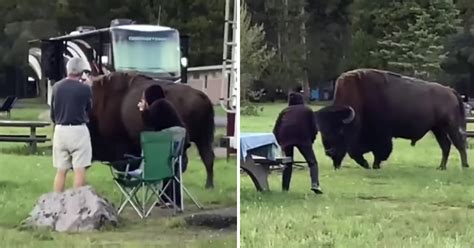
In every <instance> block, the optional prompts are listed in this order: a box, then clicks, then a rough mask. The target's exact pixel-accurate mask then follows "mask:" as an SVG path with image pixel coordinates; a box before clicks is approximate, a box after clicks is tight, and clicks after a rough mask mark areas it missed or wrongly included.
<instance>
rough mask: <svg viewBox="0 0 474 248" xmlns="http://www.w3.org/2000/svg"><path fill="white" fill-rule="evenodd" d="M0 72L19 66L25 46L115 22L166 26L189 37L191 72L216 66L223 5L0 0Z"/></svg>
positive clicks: (218, 1) (209, 0)
mask: <svg viewBox="0 0 474 248" xmlns="http://www.w3.org/2000/svg"><path fill="white" fill-rule="evenodd" d="M0 15H1V16H2V19H0V67H2V65H4V64H6V65H15V66H19V67H21V66H23V65H24V64H25V63H26V58H27V56H26V54H27V52H28V49H27V48H28V43H27V41H28V40H31V39H36V38H46V37H51V36H56V35H60V34H64V33H69V32H71V31H73V30H75V29H76V27H77V26H84V25H91V26H95V27H97V28H103V27H107V26H109V25H110V21H111V20H112V19H115V18H130V19H133V20H136V21H137V22H138V23H149V24H158V18H159V19H160V24H161V25H167V26H171V27H175V28H177V29H178V30H179V31H180V32H181V33H182V34H187V35H189V36H190V37H191V42H190V66H197V65H211V64H220V63H221V59H222V55H221V54H222V49H216V48H219V47H222V37H223V30H224V28H223V23H224V0H195V1H192V2H191V3H189V1H186V0H177V1H160V0H152V1H148V0H114V1H73V0H54V1H49V0H19V1H13V0H0Z"/></svg>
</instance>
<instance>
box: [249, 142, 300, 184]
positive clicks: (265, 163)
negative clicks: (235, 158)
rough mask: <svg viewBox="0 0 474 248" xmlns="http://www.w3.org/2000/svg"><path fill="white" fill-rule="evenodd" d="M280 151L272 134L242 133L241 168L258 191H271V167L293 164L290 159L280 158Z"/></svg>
mask: <svg viewBox="0 0 474 248" xmlns="http://www.w3.org/2000/svg"><path fill="white" fill-rule="evenodd" d="M279 150H280V149H279V146H278V142H277V141H276V139H275V136H274V135H273V134H272V133H240V167H241V168H242V170H244V171H245V172H246V173H247V174H248V175H249V176H250V178H251V179H252V181H253V183H254V185H255V187H256V188H257V190H258V191H267V190H269V186H268V174H269V172H270V166H272V165H281V164H283V165H285V164H288V163H292V162H293V161H292V159H291V158H289V157H280V156H279Z"/></svg>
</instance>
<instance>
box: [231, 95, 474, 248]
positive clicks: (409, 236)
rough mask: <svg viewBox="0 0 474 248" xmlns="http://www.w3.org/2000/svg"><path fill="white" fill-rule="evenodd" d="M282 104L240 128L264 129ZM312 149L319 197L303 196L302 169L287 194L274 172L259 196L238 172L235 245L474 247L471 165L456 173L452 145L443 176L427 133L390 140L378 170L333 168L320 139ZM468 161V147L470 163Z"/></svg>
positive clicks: (244, 120)
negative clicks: (391, 144) (391, 143)
mask: <svg viewBox="0 0 474 248" xmlns="http://www.w3.org/2000/svg"><path fill="white" fill-rule="evenodd" d="M284 107H285V105H283V104H277V105H264V112H263V113H262V115H261V116H257V117H248V116H242V117H241V121H240V123H241V131H242V132H270V131H271V130H272V128H273V124H274V121H275V119H276V116H277V114H278V113H279V111H280V110H281V109H283V108H284ZM313 108H314V109H316V107H313ZM314 149H315V151H316V156H317V158H318V162H319V167H320V173H321V176H320V180H321V184H322V187H323V190H324V195H321V196H316V195H314V194H313V193H312V192H310V191H309V187H310V183H309V182H310V180H309V172H308V170H307V169H306V168H305V169H304V170H296V171H295V172H294V175H293V178H292V183H291V187H290V191H289V192H288V193H283V192H281V174H280V173H278V172H273V173H272V174H271V175H270V177H269V183H270V188H271V192H265V193H258V192H256V191H255V188H254V186H253V183H252V182H251V180H250V178H249V177H248V176H247V175H246V174H242V175H241V191H240V192H241V193H240V197H241V198H240V200H241V215H240V220H241V239H240V240H241V247H259V248H260V247H262V248H263V247H390V248H392V247H474V226H473V224H472V223H474V171H473V170H474V168H470V169H467V170H462V169H461V168H460V167H461V166H460V160H459V154H458V152H457V150H456V149H455V148H454V147H453V148H452V149H451V154H450V159H449V162H448V170H447V171H439V170H436V167H438V165H439V162H440V159H441V150H440V148H439V147H438V145H437V143H436V141H435V139H434V137H433V136H432V135H431V134H428V135H426V136H425V137H424V138H423V139H422V140H421V141H420V142H418V143H417V145H416V147H411V146H410V144H409V141H407V140H400V139H399V140H395V144H394V151H393V153H392V155H391V156H390V158H389V160H388V161H386V162H385V163H383V164H382V169H381V170H364V169H362V168H360V167H359V166H358V165H356V164H355V162H353V161H352V160H351V159H350V158H348V157H346V158H345V160H344V163H343V168H342V169H341V170H339V171H335V170H334V169H333V168H332V162H331V161H330V159H329V158H328V157H326V156H325V155H324V154H323V149H322V144H321V138H320V135H318V138H317V142H316V143H315V145H314ZM366 158H367V159H369V161H372V157H371V156H366ZM473 158H474V152H473V150H468V159H469V162H470V164H471V166H474V162H473V161H474V159H473ZM296 159H297V160H303V158H302V157H301V155H299V154H298V157H297V158H296Z"/></svg>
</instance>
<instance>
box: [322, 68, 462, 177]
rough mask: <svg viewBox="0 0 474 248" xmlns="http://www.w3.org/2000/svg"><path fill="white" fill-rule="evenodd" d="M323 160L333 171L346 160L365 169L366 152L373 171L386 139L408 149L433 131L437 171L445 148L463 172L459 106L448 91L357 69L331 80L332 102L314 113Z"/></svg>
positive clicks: (388, 145) (386, 149) (388, 146)
mask: <svg viewBox="0 0 474 248" xmlns="http://www.w3.org/2000/svg"><path fill="white" fill-rule="evenodd" d="M315 115H316V122H317V125H318V128H319V131H320V132H321V136H322V142H323V146H324V149H325V152H326V155H327V156H329V157H331V158H332V160H333V165H334V167H335V169H338V168H340V166H341V162H342V160H343V158H344V156H345V155H346V153H348V154H349V156H350V157H351V158H352V159H354V160H355V161H356V162H357V163H358V164H359V165H360V166H362V167H364V168H367V169H368V168H369V165H368V163H367V161H366V160H365V159H364V154H365V153H367V152H372V153H373V155H374V163H373V166H372V168H374V169H379V168H380V163H381V162H382V161H385V160H387V159H388V157H389V156H390V153H391V152H392V139H393V138H403V139H409V140H411V145H412V146H414V145H415V144H416V142H417V141H418V140H420V139H421V138H422V137H423V136H424V135H425V134H426V133H427V132H429V131H431V132H433V134H434V136H435V137H436V140H437V141H438V143H439V146H440V147H441V150H442V159H441V163H440V166H439V169H442V170H445V169H446V163H447V160H448V156H449V151H450V148H451V143H453V144H454V146H455V147H456V148H457V150H458V151H459V153H460V155H461V166H462V167H464V168H467V167H469V165H468V162H467V155H466V150H465V149H466V138H465V132H466V121H465V114H464V107H463V102H462V99H461V97H460V95H459V94H458V93H457V92H456V91H455V90H454V89H452V88H449V87H446V86H443V85H440V84H438V83H434V82H428V81H423V80H420V79H415V78H411V77H406V76H403V75H400V74H396V73H392V72H389V71H382V70H375V69H357V70H353V71H349V72H346V73H343V74H342V75H341V76H339V77H338V78H337V80H336V86H335V93H334V102H333V104H332V105H331V106H328V107H325V108H322V109H321V110H319V111H316V112H315Z"/></svg>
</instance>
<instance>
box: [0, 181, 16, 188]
mask: <svg viewBox="0 0 474 248" xmlns="http://www.w3.org/2000/svg"><path fill="white" fill-rule="evenodd" d="M18 187H19V184H18V183H15V182H12V181H0V190H5V189H12V188H18Z"/></svg>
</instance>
